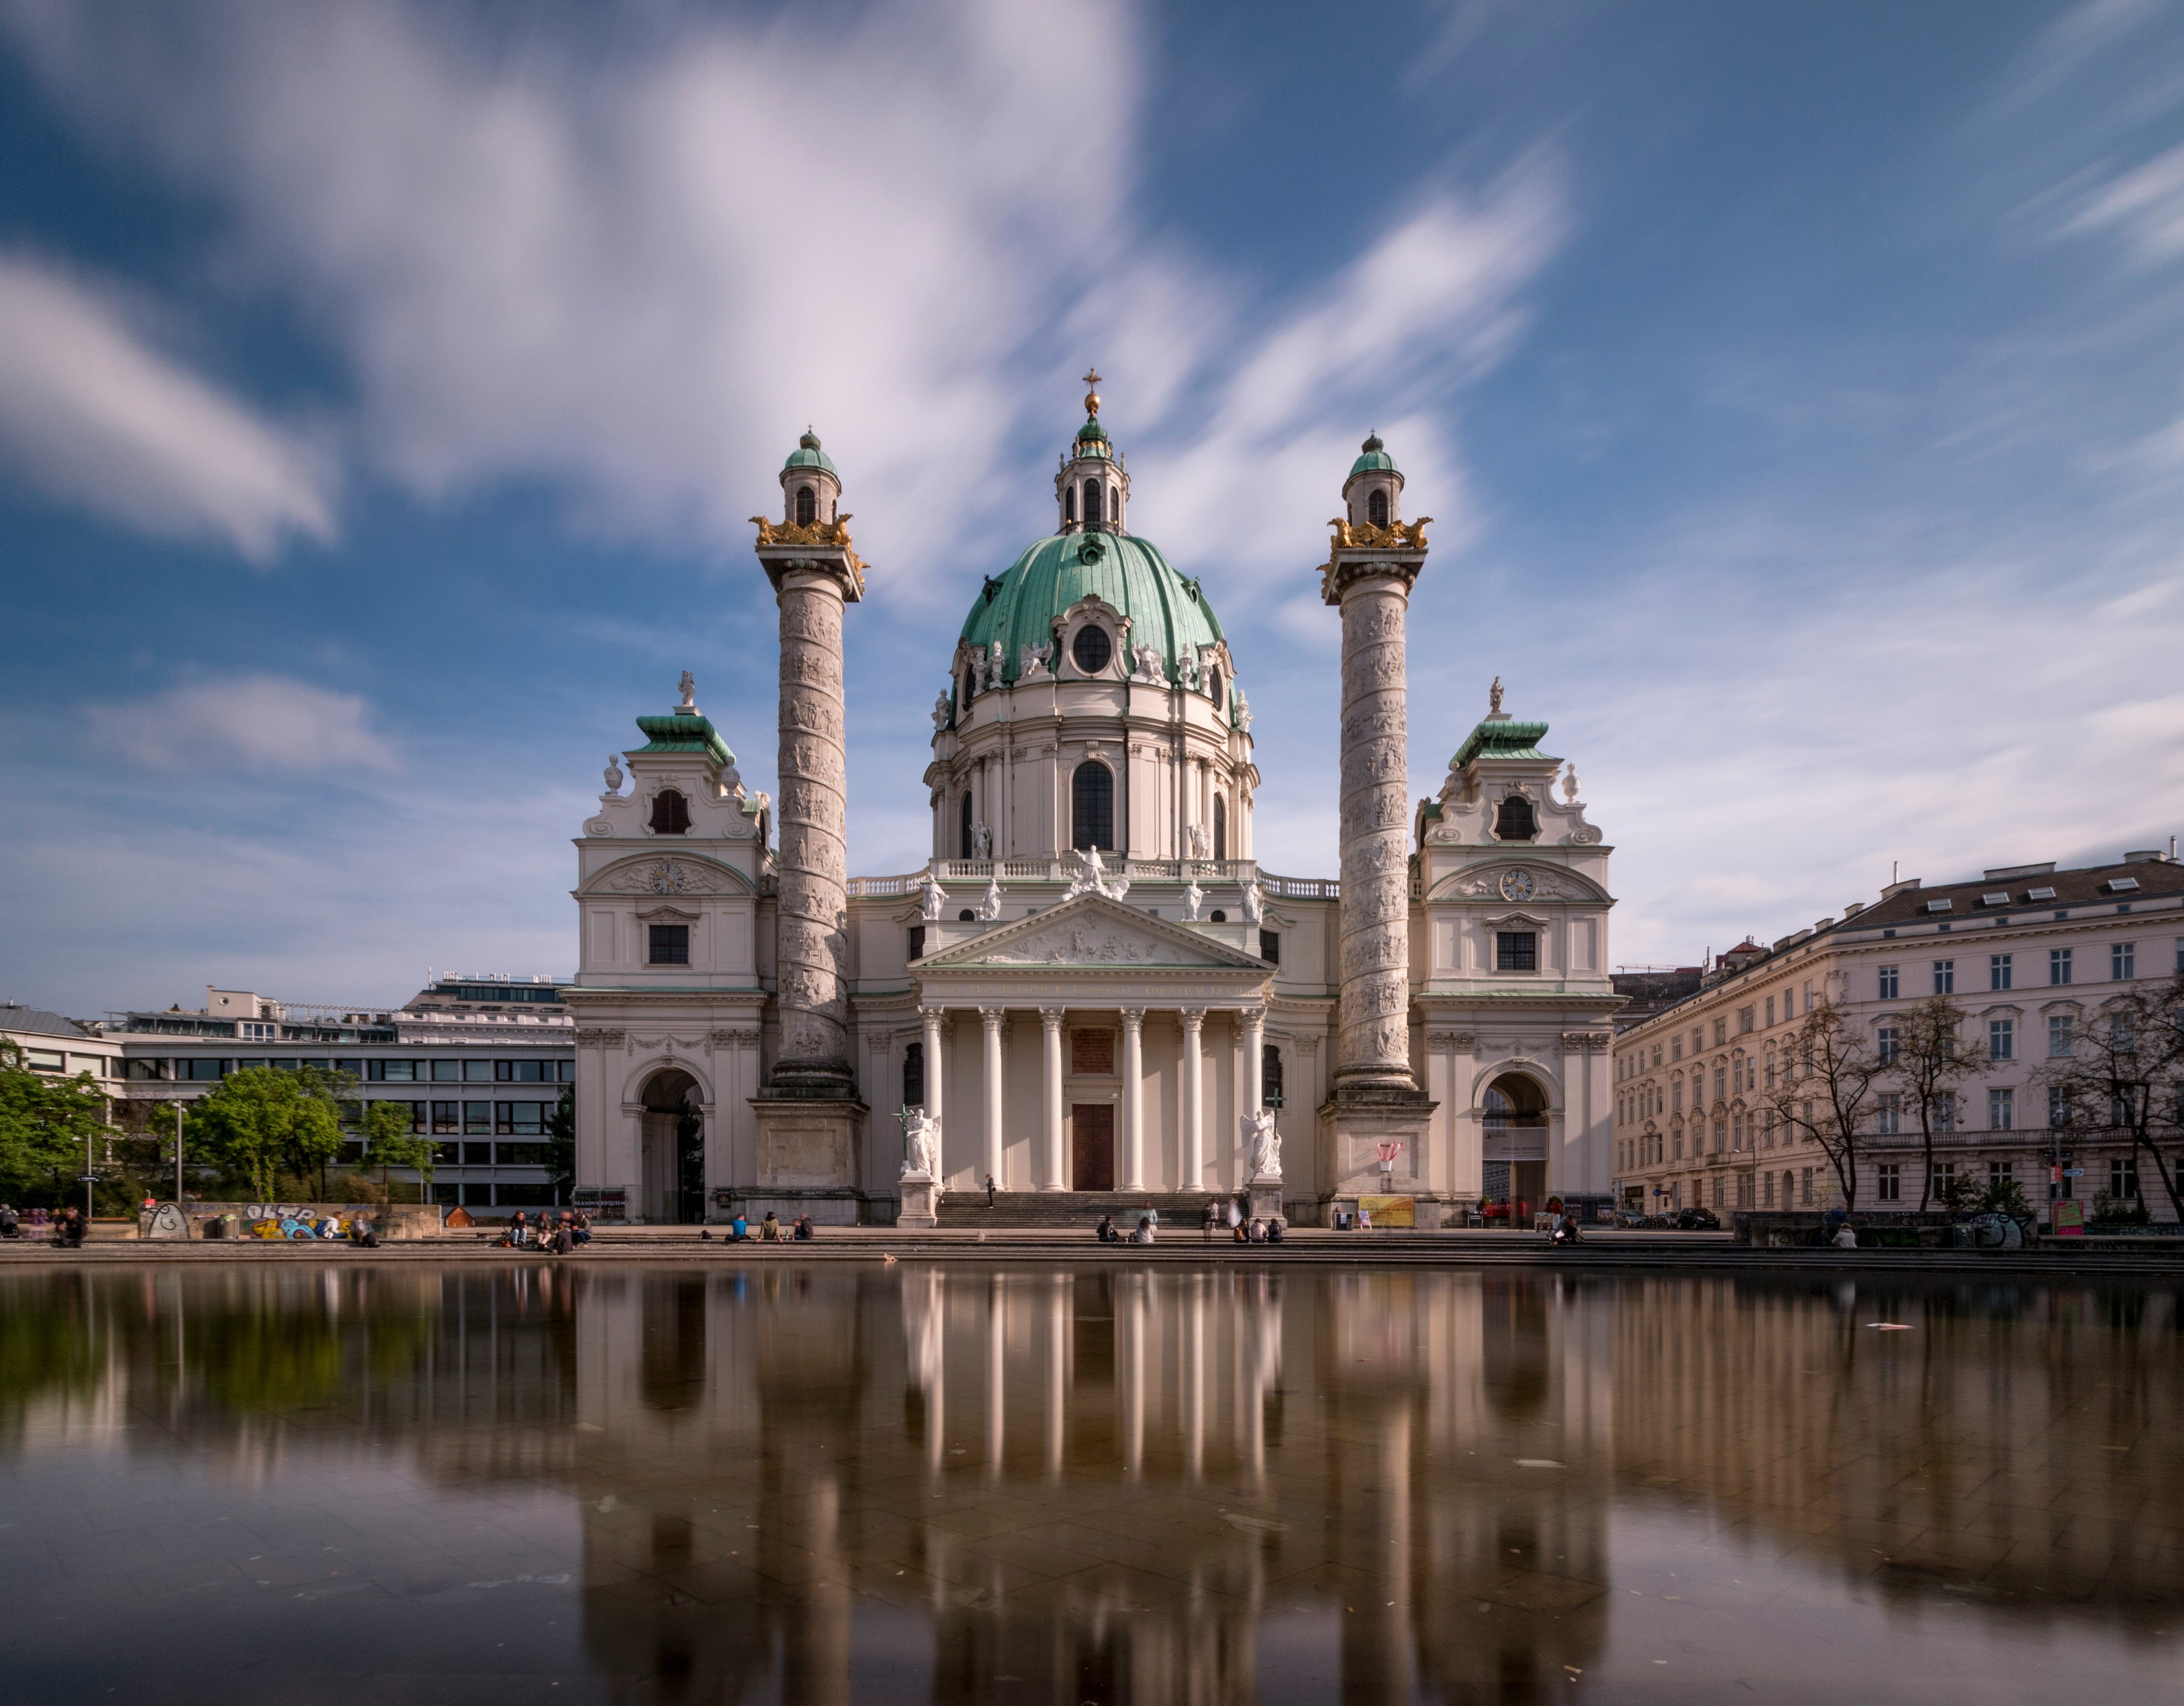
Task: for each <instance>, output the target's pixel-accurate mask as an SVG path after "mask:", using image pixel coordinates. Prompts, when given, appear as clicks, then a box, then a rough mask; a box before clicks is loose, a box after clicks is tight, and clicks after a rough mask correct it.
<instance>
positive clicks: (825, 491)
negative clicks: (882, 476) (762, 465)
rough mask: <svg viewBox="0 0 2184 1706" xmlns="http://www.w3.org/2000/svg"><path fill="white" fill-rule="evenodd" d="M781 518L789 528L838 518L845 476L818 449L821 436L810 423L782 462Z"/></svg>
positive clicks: (825, 454) (823, 452) (809, 525)
mask: <svg viewBox="0 0 2184 1706" xmlns="http://www.w3.org/2000/svg"><path fill="white" fill-rule="evenodd" d="M781 495H782V506H781V519H782V520H783V521H784V522H785V523H787V524H788V526H790V527H811V526H813V525H814V524H815V523H819V522H826V521H835V520H837V519H838V516H836V514H835V506H836V505H837V504H838V501H839V500H840V499H841V495H842V477H841V475H840V474H838V473H837V472H836V471H835V469H834V464H833V461H832V460H829V459H828V457H827V453H826V452H825V451H824V450H822V449H820V448H819V435H818V434H817V433H816V432H813V431H812V430H811V428H810V427H809V426H806V427H805V429H804V436H803V437H802V438H799V439H798V440H797V441H796V448H795V449H794V450H792V451H790V452H789V453H788V460H787V461H786V462H784V463H783V464H782V465H781Z"/></svg>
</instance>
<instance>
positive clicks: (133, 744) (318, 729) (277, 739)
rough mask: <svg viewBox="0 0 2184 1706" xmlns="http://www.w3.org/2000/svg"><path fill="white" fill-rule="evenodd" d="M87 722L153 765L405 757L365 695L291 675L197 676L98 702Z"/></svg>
mask: <svg viewBox="0 0 2184 1706" xmlns="http://www.w3.org/2000/svg"><path fill="white" fill-rule="evenodd" d="M85 721H86V724H87V725H88V727H89V728H90V730H91V732H92V738H93V739H94V740H95V741H96V742H97V744H98V745H99V747H100V748H101V749H102V750H104V751H106V752H108V753H110V754H112V755H114V756H116V757H119V758H120V759H122V760H124V761H126V762H128V763H131V764H133V765H136V766H139V767H143V768H146V769H151V770H181V771H203V770H224V769H241V770H244V771H250V772H272V773H278V774H284V775H289V776H304V775H319V774H327V775H335V776H338V775H340V774H341V773H343V772H354V771H359V770H364V771H376V772H386V771H392V770H393V769H395V768H396V767H397V766H398V760H397V758H396V756H395V753H394V750H393V747H392V746H390V745H389V744H387V741H386V740H385V739H383V738H382V737H381V736H380V735H379V734H378V733H376V732H375V730H374V729H373V728H372V726H371V723H372V716H371V707H370V705H369V704H368V703H367V702H366V701H365V699H364V698H363V697H362V696H361V695H360V694H346V693H334V692H331V691H330V690H328V689H326V688H322V687H317V686H314V685H313V684H312V683H309V682H306V681H298V680H295V679H293V678H292V677H287V676H280V675H242V676H235V677H229V678H226V679H225V680H219V681H205V682H192V683H188V684H187V685H185V686H181V687H177V688H174V689H170V690H169V691H168V692H165V693H163V694H157V695H155V696H153V698H150V699H147V700H137V701H136V702H134V703H125V704H117V705H92V706H91V707H89V708H87V710H86V712H85Z"/></svg>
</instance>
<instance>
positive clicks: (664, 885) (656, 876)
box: [652, 860, 690, 895]
mask: <svg viewBox="0 0 2184 1706" xmlns="http://www.w3.org/2000/svg"><path fill="white" fill-rule="evenodd" d="M689 886H690V879H689V878H688V877H687V876H685V875H684V874H683V871H682V867H681V866H680V865H677V864H676V863H675V862H674V861H672V860H662V861H660V863H659V864H657V865H655V866H654V867H652V892H653V893H654V894H655V895H679V894H681V893H682V891H683V890H684V889H687V888H688V887H689Z"/></svg>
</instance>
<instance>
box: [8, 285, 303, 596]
mask: <svg viewBox="0 0 2184 1706" xmlns="http://www.w3.org/2000/svg"><path fill="white" fill-rule="evenodd" d="M0 459H4V460H6V461H7V462H8V464H9V465H10V466H12V467H13V468H14V471H16V472H17V473H18V474H20V476H22V477H24V478H25V479H26V480H28V481H29V482H31V483H32V484H34V485H36V486H37V487H39V488H42V489H43V490H44V491H46V492H47V493H50V494H52V495H53V496H55V497H58V498H60V499H64V500H66V501H69V502H71V503H75V504H79V505H83V506H85V507H86V508H88V509H91V510H96V511H97V512H98V513H100V514H102V515H104V516H109V517H110V518H112V519H114V520H117V521H122V522H125V523H126V524H127V525H129V526H131V527H138V528H142V529H143V530H144V531H146V532H152V533H157V534H161V535H167V536H173V537H180V538H202V537H211V538H217V539H220V540H224V541H225V542H226V544H229V545H230V546H231V547H232V548H233V549H236V550H237V551H239V552H241V553H242V555H244V556H245V557H248V558H249V559H251V560H253V561H259V562H263V561H265V560H268V559H269V558H270V557H272V556H273V555H275V553H276V552H277V551H278V550H279V549H280V547H281V543H282V541H283V540H284V539H286V538H288V537H289V536H291V535H293V534H301V535H303V536H304V537H305V538H313V539H319V540H326V539H330V538H332V536H333V532H334V499H333V480H332V477H331V468H330V466H329V465H328V463H327V461H326V460H325V459H324V458H323V457H321V456H320V455H319V454H316V453H315V451H314V449H312V447H311V446H310V445H309V443H308V442H307V441H306V440H305V439H304V438H302V437H301V436H300V435H298V434H297V433H295V432H292V431H289V430H287V429H284V428H282V427H281V426H278V425H276V423H274V422H272V421H268V420H267V419H265V417H264V416H263V415H260V414H259V413H258V412H257V411H255V410H253V409H251V408H250V407H249V406H248V404H245V403H244V402H243V401H242V400H241V399H238V398H237V397H235V396H233V395H231V394H230V393H227V392H226V391H223V390H222V389H221V388H220V387H218V386H216V385H214V384H213V383H211V382H209V381H208V380H206V379H204V378H203V377H202V376H199V375H198V374H196V373H193V372H192V371H190V370H189V369H188V368H187V366H185V365H183V364H182V363H181V362H180V361H178V360H175V359H174V358H173V357H171V356H170V355H167V354H162V353H161V352H160V351H159V350H158V349H156V348H153V346H152V344H151V343H149V342H148V340H147V339H146V338H145V337H143V336H142V335H141V334H140V333H139V332H137V331H136V330H135V329H134V328H132V327H131V325H130V324H129V322H128V321H127V320H126V319H125V317H124V315H122V314H121V313H120V311H119V309H117V308H116V307H115V306H114V302H113V301H112V300H111V299H109V298H107V297H105V296H103V295H102V294H100V293H97V291H95V290H93V289H92V288H91V287H89V286H87V285H86V284H85V283H84V282H82V281H81V280H79V279H76V278H73V277H70V276H68V275H67V274H65V273H64V272H62V271H60V270H57V269H56V268H54V267H53V266H52V265H48V264H47V263H45V262H42V261H40V260H37V259H32V258H30V257H28V256H25V255H20V254H18V255H0Z"/></svg>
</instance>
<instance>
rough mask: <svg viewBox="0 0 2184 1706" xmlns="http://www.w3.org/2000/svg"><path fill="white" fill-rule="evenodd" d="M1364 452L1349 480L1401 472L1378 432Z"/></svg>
mask: <svg viewBox="0 0 2184 1706" xmlns="http://www.w3.org/2000/svg"><path fill="white" fill-rule="evenodd" d="M812 442H813V443H817V442H818V441H817V440H816V439H814V440H813V441H812ZM1364 450H1365V454H1363V455H1362V456H1360V457H1359V458H1358V459H1357V460H1356V461H1355V462H1352V463H1351V465H1350V473H1351V478H1353V479H1354V478H1356V477H1357V476H1358V475H1360V474H1399V473H1401V471H1402V470H1401V469H1400V468H1398V467H1396V459H1395V458H1394V457H1393V456H1390V454H1388V447H1387V446H1386V445H1385V444H1383V443H1381V442H1380V435H1379V433H1378V432H1375V433H1373V435H1372V436H1371V437H1370V438H1367V439H1366V441H1365V444H1364Z"/></svg>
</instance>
